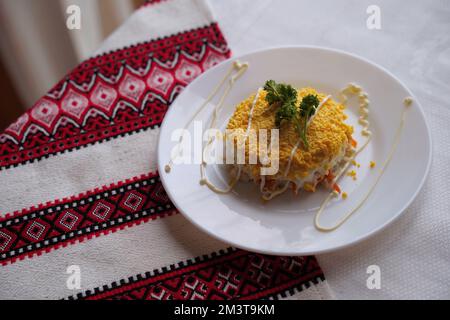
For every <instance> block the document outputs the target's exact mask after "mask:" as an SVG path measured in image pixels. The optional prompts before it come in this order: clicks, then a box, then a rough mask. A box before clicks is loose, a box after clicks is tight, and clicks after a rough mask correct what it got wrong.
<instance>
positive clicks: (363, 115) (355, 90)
mask: <svg viewBox="0 0 450 320" xmlns="http://www.w3.org/2000/svg"><path fill="white" fill-rule="evenodd" d="M349 88H350V90H349ZM344 91H347V92H350V93H352V94H358V95H359V97H360V109H359V111H360V119H359V120H366V121H367V122H363V121H358V122H359V123H360V124H362V125H363V131H362V132H361V133H362V134H363V135H364V132H365V133H366V135H367V136H368V139H366V141H365V143H364V145H363V146H361V147H360V148H359V149H358V150H357V151H356V152H355V153H354V154H353V155H352V156H351V157H350V159H349V160H348V161H347V162H346V164H345V165H344V166H343V168H342V169H341V171H340V172H339V173H338V174H337V175H336V177H335V178H334V180H333V183H335V182H336V181H337V180H339V178H340V177H341V176H342V175H343V174H344V173H345V172H346V171H347V168H348V166H349V165H350V163H351V162H352V160H354V159H355V158H356V156H357V155H358V154H359V153H361V151H363V150H364V148H365V147H366V146H367V145H368V143H369V141H370V138H371V132H370V131H369V130H368V128H369V121H368V119H367V118H368V117H367V116H368V109H367V108H368V105H369V103H368V99H367V94H366V93H364V92H362V91H361V88H360V87H358V86H355V85H353V84H350V85H349V87H347V88H346V89H344V90H343V96H344V101H345V102H346V96H345V93H344ZM361 97H362V98H361ZM345 102H344V103H345ZM403 103H404V105H405V106H406V107H408V106H409V105H411V103H412V101H411V100H409V99H405V100H404V102H403ZM405 115H406V108H404V109H403V111H402V114H401V120H400V124H399V126H398V128H397V131H396V133H395V136H394V142H393V144H392V147H391V149H390V151H389V154H388V157H387V159H386V160H385V161H384V163H383V165H382V166H381V168H380V171H379V175H378V176H377V178H376V180H375V182H374V183H373V184H372V186H371V187H370V188H369V190H368V192H367V193H366V194H365V196H364V197H363V198H362V200H361V201H360V202H359V203H358V205H357V206H356V207H355V208H353V209H352V210H351V211H350V212H348V213H346V214H345V215H344V216H343V217H341V218H340V219H339V220H338V222H337V223H336V224H335V225H334V226H331V227H325V226H322V225H321V224H320V222H319V219H320V216H321V214H322V213H323V211H324V209H325V207H326V205H327V204H328V203H329V202H330V201H331V199H332V198H333V197H335V196H336V192H335V191H333V192H330V194H328V196H327V198H326V199H325V200H324V201H323V202H322V204H321V205H320V207H319V210H318V211H317V213H316V215H315V217H314V226H315V227H316V228H317V229H318V230H320V231H324V232H328V231H333V230H336V229H337V228H339V227H340V226H341V225H342V224H344V222H346V221H347V220H348V219H349V218H350V217H351V216H352V215H353V214H354V213H355V212H356V211H358V210H359V209H360V208H361V207H362V206H363V204H364V203H365V202H366V201H367V199H368V198H369V197H370V195H371V194H372V192H373V190H375V187H376V186H377V184H378V182H379V181H380V179H381V177H382V175H383V173H384V172H385V170H386V168H387V166H388V165H389V163H390V161H391V159H392V157H393V155H394V153H395V151H396V149H397V146H398V143H399V141H400V137H401V133H402V130H403V126H404V123H405Z"/></svg>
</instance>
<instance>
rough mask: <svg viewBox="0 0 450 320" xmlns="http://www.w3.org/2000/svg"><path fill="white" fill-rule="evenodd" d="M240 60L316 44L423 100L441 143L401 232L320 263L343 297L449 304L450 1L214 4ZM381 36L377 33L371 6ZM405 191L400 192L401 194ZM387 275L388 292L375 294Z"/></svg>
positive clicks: (241, 0) (384, 287)
mask: <svg viewBox="0 0 450 320" xmlns="http://www.w3.org/2000/svg"><path fill="white" fill-rule="evenodd" d="M210 3H211V6H212V8H213V12H214V14H215V15H216V19H217V21H218V22H219V23H220V25H221V26H222V30H223V32H224V34H225V36H226V38H227V39H228V42H229V45H230V47H231V49H232V50H233V52H234V55H235V56H236V55H240V54H242V53H246V52H249V51H253V50H256V49H261V48H264V47H268V46H276V45H288V44H297V45H301V44H305V45H306V44H307V45H318V46H326V47H332V48H338V49H342V50H346V51H350V52H353V53H356V54H358V55H361V56H363V57H365V58H368V59H370V60H372V61H374V62H375V63H377V64H380V65H382V66H383V67H385V68H387V69H389V70H391V71H392V72H393V73H394V74H395V75H396V76H398V77H399V78H400V79H401V80H402V81H403V82H404V83H405V84H406V85H407V86H408V87H409V88H410V89H411V90H412V91H413V92H414V94H415V95H416V96H417V97H418V98H419V100H420V102H421V103H422V105H423V107H424V109H425V113H426V115H427V120H428V123H429V125H430V127H431V131H432V139H433V164H432V168H431V172H430V176H429V178H428V180H427V182H426V184H425V186H424V188H423V190H422V192H421V193H420V195H419V196H418V197H417V199H416V200H415V201H414V203H413V204H412V205H411V207H410V208H409V209H408V210H407V212H406V213H405V214H404V215H403V216H402V217H401V218H400V219H398V220H397V221H396V222H395V223H394V224H393V225H391V226H389V227H388V228H387V229H386V230H385V231H383V232H381V233H380V234H378V235H376V236H375V237H373V238H371V239H369V240H367V241H365V242H363V243H361V244H358V245H355V246H353V247H351V248H349V249H345V250H340V251H337V252H335V253H331V254H325V255H321V256H319V257H318V258H319V262H320V264H321V266H322V268H323V270H324V273H325V276H326V278H327V280H328V282H329V284H330V286H331V289H332V290H333V291H334V293H335V295H336V297H337V298H343V299H391V298H397V299H416V298H417V299H429V298H435V299H445V298H446V299H448V298H450V192H449V189H450V182H449V181H450V169H449V168H448V166H449V164H450V105H449V102H448V101H449V100H448V95H449V92H450V37H449V31H450V2H448V1H446V0H434V1H403V0H395V1H393V0H378V1H376V2H374V1H366V0H364V1H361V0H340V1H335V0H319V1H317V0H314V1H313V0H301V1H298V0H283V1H272V0H259V1H252V0H228V1H223V0H210ZM372 4H376V5H378V6H379V8H380V10H381V11H380V13H381V30H369V29H368V28H367V26H366V20H367V18H368V17H369V14H367V13H366V10H367V8H368V6H369V5H372ZM399 187H401V186H399ZM370 265H378V266H379V267H380V268H381V289H379V290H377V289H372V290H369V289H368V288H367V286H366V280H367V278H368V276H369V275H368V274H367V273H366V271H367V267H368V266H370Z"/></svg>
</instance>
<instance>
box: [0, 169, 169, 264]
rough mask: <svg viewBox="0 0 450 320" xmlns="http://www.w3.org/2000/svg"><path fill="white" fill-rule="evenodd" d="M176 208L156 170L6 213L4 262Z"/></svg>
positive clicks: (0, 246)
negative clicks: (61, 198)
mask: <svg viewBox="0 0 450 320" xmlns="http://www.w3.org/2000/svg"><path fill="white" fill-rule="evenodd" d="M174 212H176V209H175V208H174V206H173V205H172V203H171V202H170V200H169V198H168V197H167V194H166V192H165V191H164V189H163V187H162V184H161V182H160V180H159V176H158V175H157V174H156V173H152V174H149V175H146V176H143V177H139V178H135V179H130V180H127V181H125V182H123V183H119V184H116V185H112V186H109V187H105V188H102V189H98V190H94V191H91V192H87V193H85V194H82V195H79V196H77V197H72V198H70V199H66V200H62V201H57V202H54V203H49V204H46V205H41V206H39V207H37V208H31V209H27V210H23V211H22V212H17V213H15V214H11V215H7V216H6V217H2V218H0V263H2V264H3V265H5V264H7V263H10V262H14V261H16V260H17V259H23V258H24V257H26V256H32V255H34V254H38V253H41V252H43V251H45V252H48V251H50V250H52V249H54V248H58V247H60V246H65V245H67V244H68V243H75V242H76V241H81V240H84V239H86V238H92V237H93V236H98V235H100V234H107V233H109V232H111V231H115V230H117V229H123V228H124V227H126V226H130V225H135V224H139V223H141V222H146V221H148V220H149V219H155V218H157V217H160V216H165V215H168V214H172V213H174Z"/></svg>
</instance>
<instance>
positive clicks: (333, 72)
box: [158, 47, 431, 255]
mask: <svg viewBox="0 0 450 320" xmlns="http://www.w3.org/2000/svg"><path fill="white" fill-rule="evenodd" d="M236 59H238V60H241V61H246V62H248V63H249V65H250V67H249V69H248V70H247V72H246V73H245V74H244V76H243V77H242V78H240V79H239V80H238V82H237V83H236V85H235V86H234V88H233V90H232V91H231V93H230V95H229V96H228V98H227V100H226V102H225V105H224V108H223V110H222V112H221V114H220V115H219V122H218V123H219V124H220V127H221V128H224V127H225V126H226V124H227V122H228V119H229V118H230V116H231V115H232V113H233V111H234V107H235V105H236V104H237V103H239V102H240V101H242V100H243V99H245V98H247V97H248V96H249V95H250V94H252V93H254V92H255V91H256V90H257V88H258V87H260V86H262V85H263V84H264V82H265V81H266V80H268V79H274V80H276V81H280V82H286V83H290V84H292V85H294V86H296V87H304V86H313V87H315V88H317V89H318V90H319V91H321V92H324V93H329V94H331V95H333V98H335V99H337V94H338V92H339V90H340V89H342V88H343V87H345V86H346V85H347V84H348V83H350V82H354V83H357V84H359V85H361V86H362V87H363V88H364V90H365V91H366V92H367V93H368V94H369V99H370V121H371V131H372V132H373V138H372V141H371V142H370V144H369V145H368V147H367V148H366V149H365V150H364V151H363V153H362V154H361V155H359V156H358V158H357V161H358V162H359V163H360V164H361V167H360V168H359V169H356V168H355V170H356V171H357V180H356V181H353V180H352V179H351V178H350V177H343V178H342V179H341V180H340V182H339V184H340V186H341V189H342V190H343V191H345V192H347V193H348V198H347V199H346V200H342V199H340V198H339V199H335V200H333V201H332V202H331V203H330V204H329V205H328V207H327V209H326V210H325V212H324V213H323V215H322V224H323V225H332V224H333V223H334V222H335V221H337V220H338V219H339V217H340V216H342V215H343V214H345V213H346V212H348V211H349V210H351V209H352V208H354V207H355V206H356V205H357V204H358V203H359V201H360V200H361V199H362V198H363V197H364V194H365V193H366V192H367V190H368V189H369V188H370V186H371V185H372V184H373V182H374V180H375V178H376V176H377V174H378V170H379V169H380V168H381V165H382V163H383V162H384V161H385V159H386V158H387V155H388V153H389V150H390V148H391V147H392V144H393V140H394V135H395V131H396V130H397V127H398V125H399V123H400V115H401V111H402V109H403V108H405V107H404V105H403V99H404V98H405V97H407V96H413V95H412V93H411V92H410V91H409V90H408V89H407V88H406V87H405V86H404V85H403V84H402V83H401V82H400V81H399V80H398V79H397V78H395V77H394V76H393V75H392V74H390V73H389V72H388V71H386V70H384V69H383V68H381V67H379V66H377V65H375V64H374V63H371V62H369V61H367V60H365V59H362V58H360V57H357V56H355V55H352V54H348V53H345V52H341V51H337V50H331V49H325V48H317V47H282V48H272V49H267V50H263V51H258V52H254V53H250V54H247V55H244V56H241V57H236V58H233V59H230V60H227V61H224V62H222V63H221V64H219V65H217V66H216V67H214V68H212V69H210V70H208V71H207V72H205V73H204V74H202V75H201V76H199V77H198V78H197V79H196V80H195V81H193V82H192V83H191V84H190V85H189V86H188V87H187V88H185V89H184V91H183V92H182V93H181V94H180V95H179V97H178V98H177V99H176V100H175V101H174V103H173V104H172V105H171V107H170V109H169V111H168V112H167V115H166V117H165V119H164V122H163V124H162V127H161V133H160V136H159V145H158V170H159V173H160V176H161V180H162V182H163V185H164V187H165V189H166V191H167V193H168V195H169V197H170V199H171V200H172V201H173V203H174V204H175V206H176V207H177V208H178V209H179V210H180V211H181V213H183V214H184V216H185V217H186V218H187V219H189V220H190V221H191V222H192V223H193V224H195V225H196V226H198V227H199V228H200V229H202V230H203V231H205V232H207V233H208V234H210V235H212V236H214V237H216V238H218V239H221V240H223V241H225V242H227V243H229V244H231V245H233V246H236V247H239V248H242V249H247V250H250V251H256V252H261V253H267V254H276V255H306V254H316V253H322V252H327V251H331V250H336V249H338V248H343V247H345V246H348V245H350V244H354V243H356V242H359V241H361V240H363V239H365V238H367V237H369V236H371V235H373V234H374V233H376V232H377V231H380V230H381V229H383V228H384V227H386V226H387V225H388V224H389V223H391V222H392V221H393V220H395V219H396V218H397V217H399V216H400V214H401V213H402V212H403V211H404V210H405V209H406V208H407V207H408V205H409V204H410V203H411V202H412V201H413V199H414V198H415V196H416V195H417V193H418V192H419V190H420V188H421V187H422V185H423V183H424V180H425V178H426V176H427V173H428V170H429V168H430V163H431V138H430V133H429V129H428V126H427V124H426V121H425V118H424V113H423V111H422V108H421V106H420V104H419V102H418V101H417V99H414V103H413V105H412V106H411V108H409V109H408V111H407V115H406V123H405V126H404V129H403V132H402V135H401V139H400V142H399V145H398V148H397V151H396V152H395V154H394V156H393V158H392V161H391V162H390V164H389V166H388V167H387V169H386V171H385V173H384V175H383V176H382V178H381V180H380V181H379V183H378V185H377V187H376V188H375V190H374V192H373V193H372V194H371V196H370V198H369V199H368V200H367V201H366V203H365V204H364V205H363V206H362V207H361V208H360V209H359V210H358V211H357V212H356V213H355V214H354V215H353V216H352V217H351V218H350V219H349V220H348V221H347V222H345V223H344V224H343V225H342V226H341V227H340V228H338V229H337V230H335V231H332V232H321V231H318V230H316V229H315V227H314V224H313V217H314V214H315V212H316V210H317V208H318V206H319V205H320V203H321V202H322V200H323V199H324V197H325V196H326V195H327V191H325V190H319V191H318V192H316V193H314V194H310V193H301V194H300V195H298V196H294V195H293V194H292V193H290V192H287V193H285V194H284V195H282V196H280V197H278V198H275V199H273V200H271V201H270V202H268V203H266V204H264V203H262V201H261V200H260V194H259V191H258V188H257V187H256V186H255V185H254V184H252V183H243V182H240V183H239V184H238V185H237V186H236V188H235V190H234V191H233V192H232V193H230V194H227V195H220V194H216V193H214V192H212V191H211V190H210V189H208V188H207V187H206V186H201V185H200V184H199V179H200V169H199V164H198V163H197V164H179V165H175V166H174V167H173V168H172V171H171V172H170V173H166V172H165V171H164V166H165V165H166V164H167V163H168V162H169V159H170V154H171V150H172V149H173V148H174V147H175V145H176V142H175V141H173V140H172V139H171V135H172V133H173V131H174V130H175V129H179V128H183V127H184V125H185V124H186V122H187V121H188V119H189V118H190V117H191V116H192V115H193V114H194V113H195V111H196V110H197V109H198V108H199V106H200V105H201V104H202V102H203V101H204V100H205V98H206V97H207V96H208V95H209V93H210V92H211V91H212V89H213V87H215V85H216V84H217V83H219V81H220V80H221V79H222V77H223V76H224V75H225V73H226V71H227V70H228V69H229V67H230V65H231V63H232V62H233V61H234V60H236ZM215 101H217V99H216V100H215ZM213 108H214V105H209V106H208V107H207V108H206V109H205V110H204V111H203V112H201V113H200V114H199V116H198V118H197V120H199V121H202V122H203V129H207V128H208V126H209V121H210V119H211V115H212V111H213ZM346 113H347V114H348V115H349V119H348V120H347V122H348V123H350V124H352V125H354V126H355V135H354V137H355V138H356V140H357V141H359V142H360V143H362V142H363V139H364V138H363V137H361V136H360V135H359V132H360V129H359V128H360V127H359V125H358V124H357V122H356V119H357V108H356V104H352V103H350V104H349V108H348V109H347V111H346ZM193 128H194V125H191V126H190V127H189V131H190V132H191V135H192V137H194V130H193ZM191 149H192V150H194V149H195V147H194V146H193V147H192V148H191ZM192 152H193V151H192ZM192 157H193V155H192ZM194 160H195V159H193V161H194ZM371 160H373V161H375V162H376V163H377V164H378V166H377V167H376V168H375V169H370V168H369V162H370V161H371ZM208 168H209V169H208V171H207V172H208V176H209V177H210V179H212V180H213V181H216V182H217V183H220V182H221V180H222V179H224V177H225V173H224V172H223V169H222V166H220V165H213V166H209V167H208Z"/></svg>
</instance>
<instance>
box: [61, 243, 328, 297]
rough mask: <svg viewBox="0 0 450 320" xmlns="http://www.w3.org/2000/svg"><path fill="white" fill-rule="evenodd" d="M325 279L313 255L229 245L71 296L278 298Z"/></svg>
mask: <svg viewBox="0 0 450 320" xmlns="http://www.w3.org/2000/svg"><path fill="white" fill-rule="evenodd" d="M323 279H324V277H323V273H322V270H321V269H320V267H319V265H318V263H317V260H316V259H315V257H313V256H304V257H279V256H269V255H263V254H258V253H251V252H247V251H244V250H237V249H233V248H229V249H227V250H221V251H220V252H218V253H213V254H211V255H208V256H203V257H197V258H195V259H191V260H189V261H183V262H180V263H178V265H177V266H175V265H172V266H170V267H169V268H162V269H160V270H154V271H152V272H147V273H145V274H140V275H137V276H134V277H130V278H128V279H123V280H121V281H120V282H114V283H112V284H111V285H105V286H103V287H100V288H95V289H93V290H89V291H86V292H83V293H80V294H78V295H77V296H73V297H69V299H126V300H130V299H132V300H225V299H247V300H248V299H277V298H280V297H286V296H287V295H292V294H294V293H295V292H297V291H300V290H302V289H303V288H304V287H305V286H306V287H308V286H309V285H310V284H311V282H312V283H317V282H318V281H320V280H323Z"/></svg>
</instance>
